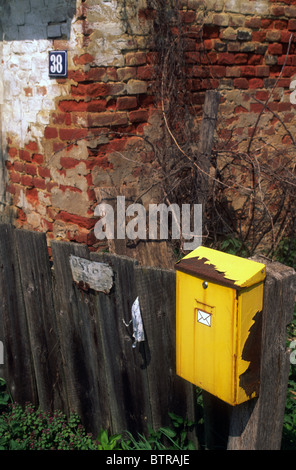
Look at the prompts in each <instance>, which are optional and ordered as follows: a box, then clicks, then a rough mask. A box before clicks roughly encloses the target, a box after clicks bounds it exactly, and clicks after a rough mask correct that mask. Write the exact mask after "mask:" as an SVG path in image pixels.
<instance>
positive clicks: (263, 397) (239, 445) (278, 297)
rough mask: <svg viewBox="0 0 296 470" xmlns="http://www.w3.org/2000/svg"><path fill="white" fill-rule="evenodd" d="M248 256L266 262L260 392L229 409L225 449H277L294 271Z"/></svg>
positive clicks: (295, 287)
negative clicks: (252, 398)
mask: <svg viewBox="0 0 296 470" xmlns="http://www.w3.org/2000/svg"><path fill="white" fill-rule="evenodd" d="M252 259H253V260H254V261H260V262H261V263H264V264H265V265H266V281H265V286H264V300H263V318H262V320H263V321H262V345H261V374H260V392H259V397H258V398H257V399H254V400H252V401H251V402H249V403H244V404H242V405H241V406H237V407H234V408H233V410H232V411H231V415H230V427H229V439H228V449H233V450H234V449H236V450H279V449H280V447H281V440H282V429H283V419H284V412H285V403H286V394H287V386H288V379H289V369H290V352H289V351H288V350H287V348H286V341H287V325H288V324H289V323H290V322H291V321H292V319H293V311H294V304H295V293H296V273H295V271H294V269H293V268H290V267H287V266H284V265H283V264H281V263H278V262H272V261H270V260H267V259H266V258H264V257H263V256H255V257H253V258H252Z"/></svg>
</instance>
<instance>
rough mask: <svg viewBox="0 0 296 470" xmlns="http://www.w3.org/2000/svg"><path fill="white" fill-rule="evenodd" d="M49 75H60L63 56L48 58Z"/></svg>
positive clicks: (57, 55)
mask: <svg viewBox="0 0 296 470" xmlns="http://www.w3.org/2000/svg"><path fill="white" fill-rule="evenodd" d="M50 62H51V65H50V73H62V71H63V56H62V55H61V54H56V55H51V56H50Z"/></svg>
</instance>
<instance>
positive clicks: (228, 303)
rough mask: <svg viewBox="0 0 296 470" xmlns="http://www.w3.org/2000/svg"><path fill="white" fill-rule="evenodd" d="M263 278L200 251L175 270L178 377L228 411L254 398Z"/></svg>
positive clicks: (250, 266) (249, 266) (260, 268)
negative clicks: (227, 406)
mask: <svg viewBox="0 0 296 470" xmlns="http://www.w3.org/2000/svg"><path fill="white" fill-rule="evenodd" d="M265 276H266V271H265V265H264V264H261V263H257V262H255V261H252V260H248V259H244V258H240V257H238V256H234V255H229V254H227V253H223V252H220V251H217V250H213V249H211V248H206V247H203V246H200V247H198V248H197V249H196V250H194V251H192V252H191V253H190V254H189V255H187V256H185V257H184V258H183V259H182V260H181V261H179V262H178V263H177V264H176V278H177V287H176V289H177V292H176V294H177V308H176V315H177V318H176V342H177V343H176V346H177V358H176V359H177V375H179V376H181V377H183V378H184V379H186V380H188V381H189V382H191V383H193V384H195V385H197V386H199V387H200V388H202V389H203V390H206V391H208V392H209V393H211V394H213V395H215V396H216V397H218V398H220V399H221V400H223V401H225V402H227V403H229V404H230V405H237V404H239V403H243V402H244V401H247V400H249V399H251V398H253V397H255V396H257V395H258V391H259V383H260V349H261V324H262V318H261V317H262V306H263V286H264V279H265Z"/></svg>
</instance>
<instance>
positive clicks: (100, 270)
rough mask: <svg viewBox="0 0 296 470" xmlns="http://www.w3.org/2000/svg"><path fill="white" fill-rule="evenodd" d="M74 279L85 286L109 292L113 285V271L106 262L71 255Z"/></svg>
mask: <svg viewBox="0 0 296 470" xmlns="http://www.w3.org/2000/svg"><path fill="white" fill-rule="evenodd" d="M70 266H71V271H72V277H73V280H74V281H75V282H76V283H77V284H78V285H79V286H80V287H83V288H87V289H94V290H96V291H99V292H104V293H105V294H108V293H109V292H110V290H111V288H112V286H113V271H112V269H111V267H110V266H109V265H108V264H106V263H98V262H95V261H89V260H88V259H85V258H80V257H79V256H74V255H70Z"/></svg>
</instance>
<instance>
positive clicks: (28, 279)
mask: <svg viewBox="0 0 296 470" xmlns="http://www.w3.org/2000/svg"><path fill="white" fill-rule="evenodd" d="M51 247H52V260H50V258H49V256H48V248H47V244H46V238H45V235H44V234H42V233H36V232H29V231H25V230H17V229H15V228H13V227H12V225H9V224H0V340H1V341H2V342H3V344H4V365H0V376H2V377H4V378H5V379H6V380H7V382H8V384H9V387H10V389H11V392H12V395H13V398H14V400H15V401H18V402H20V403H25V402H26V401H31V402H33V403H35V404H39V405H40V406H41V407H42V408H43V409H49V410H53V409H60V410H63V411H65V412H66V413H69V411H70V410H74V411H76V412H78V413H79V415H80V416H81V418H82V421H83V424H84V425H85V426H86V428H87V429H88V430H89V431H91V432H93V433H97V432H98V431H99V430H100V428H101V427H102V428H106V429H109V430H110V431H111V432H120V431H123V430H129V431H132V432H135V431H138V432H146V431H147V428H148V426H152V427H154V428H155V429H157V428H158V427H159V426H162V425H166V424H167V423H168V422H169V417H168V412H169V411H172V412H174V413H176V414H179V415H181V416H183V417H185V416H188V417H189V419H193V420H194V402H195V400H194V398H195V397H194V393H195V391H194V387H193V386H191V385H190V384H189V383H187V382H185V381H184V380H182V379H180V378H178V377H177V376H176V374H175V273H174V271H169V270H162V269H158V268H145V267H141V266H139V265H138V264H137V262H136V261H134V260H132V259H129V258H126V257H122V256H116V255H110V254H108V253H104V254H97V253H90V252H89V250H88V248H87V247H86V246H83V245H78V244H74V243H66V242H60V241H53V242H52V244H51ZM71 255H72V256H73V255H74V256H76V257H79V258H82V259H83V260H91V261H92V262H100V263H102V262H103V263H107V264H108V265H109V266H110V267H111V269H112V271H113V280H112V282H113V286H112V288H111V290H110V292H109V293H104V292H99V291H96V290H94V289H93V288H90V286H88V285H87V284H86V283H85V282H83V281H82V282H80V283H79V282H77V280H76V281H75V280H73V273H72V270H71V265H70V256H71ZM137 297H139V302H140V308H141V314H142V319H143V324H144V332H145V341H143V342H140V343H138V344H136V347H135V348H133V347H132V344H133V341H132V333H133V328H132V324H130V325H129V326H126V325H128V324H129V322H130V320H131V318H132V317H131V309H132V304H133V302H134V301H135V299H136V298H137Z"/></svg>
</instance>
